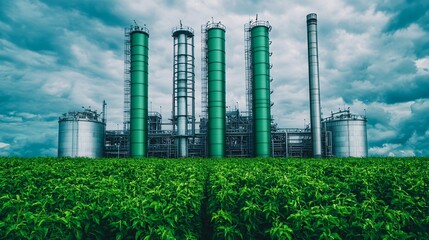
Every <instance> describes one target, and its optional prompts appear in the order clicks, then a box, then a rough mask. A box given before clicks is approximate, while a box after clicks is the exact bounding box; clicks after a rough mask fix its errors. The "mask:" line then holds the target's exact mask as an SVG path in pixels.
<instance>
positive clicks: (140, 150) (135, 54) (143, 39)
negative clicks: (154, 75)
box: [130, 26, 149, 158]
mask: <svg viewBox="0 0 429 240" xmlns="http://www.w3.org/2000/svg"><path fill="white" fill-rule="evenodd" d="M148 43H149V31H148V30H147V29H146V28H141V27H137V26H136V27H134V28H133V29H132V31H131V32H130V54H131V68H130V75H131V100H130V101H131V106H130V156H131V157H137V158H138V157H146V156H147V152H148V140H147V139H148V124H147V120H148V55H149V54H148V53H149V48H148Z"/></svg>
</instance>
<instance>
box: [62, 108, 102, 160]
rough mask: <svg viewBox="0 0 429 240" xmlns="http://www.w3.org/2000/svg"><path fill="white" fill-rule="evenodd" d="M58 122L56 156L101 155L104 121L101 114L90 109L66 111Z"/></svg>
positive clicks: (90, 156)
mask: <svg viewBox="0 0 429 240" xmlns="http://www.w3.org/2000/svg"><path fill="white" fill-rule="evenodd" d="M58 123H59V131H58V157H89V158H101V157H103V154H104V135H105V121H104V118H103V119H102V116H101V114H98V113H97V111H92V110H90V109H85V110H84V111H82V112H68V113H64V114H63V115H62V116H61V117H60V118H59V120H58Z"/></svg>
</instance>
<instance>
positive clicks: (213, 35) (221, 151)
mask: <svg viewBox="0 0 429 240" xmlns="http://www.w3.org/2000/svg"><path fill="white" fill-rule="evenodd" d="M221 26H222V25H218V24H216V25H215V27H212V28H210V29H209V30H208V31H207V68H208V155H209V157H210V158H223V157H224V156H225V121H226V120H225V111H226V110H225V109H226V103H225V102H226V96H225V79H226V77H225V28H224V27H221Z"/></svg>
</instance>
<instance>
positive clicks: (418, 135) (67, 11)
mask: <svg viewBox="0 0 429 240" xmlns="http://www.w3.org/2000/svg"><path fill="white" fill-rule="evenodd" d="M428 10H429V2H428V1H405V0H403V1H401V0H397V1H388V2H387V1H381V0H376V1H349V0H333V1H329V2H326V1H323V2H322V1H308V0H305V1H299V3H298V2H295V1H281V0H265V1H258V0H252V1H248V0H232V1H231V0H229V1H226V0H219V1H198V0H186V1H176V0H163V1H147V0H145V1H135V0H121V1H119V0H117V1H114V0H111V1H109V0H105V1H84V0H80V1H79V0H75V1H57V0H15V1H1V2H0V102H1V105H0V156H55V155H56V154H57V137H58V122H57V121H58V117H59V116H60V115H61V114H62V113H65V112H67V111H70V110H76V109H81V107H82V106H85V107H88V106H91V108H92V109H96V110H98V111H100V110H101V104H102V101H103V100H106V101H107V104H108V111H107V114H108V129H117V128H118V127H121V126H122V108H123V43H124V36H123V35H124V27H127V26H130V25H131V24H133V23H134V20H135V21H136V22H137V23H138V24H140V25H143V24H145V25H146V26H147V27H148V28H149V31H150V37H149V48H150V51H149V82H150V86H149V98H150V102H151V103H150V105H149V106H150V108H151V110H154V111H161V112H162V114H163V118H164V120H165V119H168V118H170V117H171V116H170V114H171V92H172V61H173V58H172V54H173V46H172V42H173V40H172V37H171V29H172V28H173V27H175V26H177V25H178V24H179V21H180V20H181V21H182V23H183V24H184V25H186V26H190V27H192V28H194V30H195V58H196V74H197V75H196V76H197V77H196V81H197V82H196V96H197V100H196V101H197V110H196V112H197V113H199V112H200V104H199V103H200V102H199V101H200V88H201V85H200V76H199V75H200V66H201V65H200V56H201V54H200V48H201V45H200V38H201V34H200V28H201V25H202V24H205V23H206V22H207V21H211V20H212V18H213V19H214V21H221V22H222V23H223V24H225V25H226V27H227V31H226V41H227V42H226V44H227V46H226V51H227V52H226V54H227V55H226V56H227V92H228V94H227V105H228V106H230V107H231V108H234V107H239V108H240V109H242V110H245V107H246V106H245V104H246V103H245V80H244V76H245V72H244V33H243V25H244V24H245V23H246V22H248V21H249V20H251V19H255V17H256V14H258V18H259V19H260V20H268V21H270V24H271V25H272V27H273V29H272V31H271V40H272V44H271V46H270V47H271V49H270V50H271V51H272V52H273V55H272V58H271V63H272V64H273V68H272V77H273V78H274V81H273V82H272V89H273V90H274V92H273V94H272V101H273V102H274V103H275V104H274V106H273V109H272V114H273V115H274V118H275V120H276V122H277V123H278V125H279V127H283V128H284V127H303V126H304V124H306V123H307V124H308V122H309V103H308V67H307V46H306V40H307V39H306V22H305V17H306V15H307V14H308V13H310V12H316V13H317V14H318V20H319V21H318V29H319V36H318V37H319V61H320V81H321V100H322V112H323V113H324V116H325V117H326V116H328V115H329V114H330V113H331V111H336V110H338V109H339V108H347V107H350V108H351V110H352V112H353V113H356V114H366V115H367V117H368V142H369V154H370V155H373V156H378V155H381V156H414V155H416V156H422V155H426V156H427V155H429V117H428V116H429V91H428V89H429V41H428V39H429V11H428ZM197 118H198V116H197Z"/></svg>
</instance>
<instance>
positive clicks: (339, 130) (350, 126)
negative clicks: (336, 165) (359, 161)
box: [323, 110, 368, 157]
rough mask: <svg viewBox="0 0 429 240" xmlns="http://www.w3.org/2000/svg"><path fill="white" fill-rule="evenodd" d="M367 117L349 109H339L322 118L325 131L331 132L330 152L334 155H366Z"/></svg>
mask: <svg viewBox="0 0 429 240" xmlns="http://www.w3.org/2000/svg"><path fill="white" fill-rule="evenodd" d="M366 122H367V119H366V117H365V116H359V115H355V114H351V113H350V111H349V110H345V111H339V112H337V113H333V114H331V117H328V118H326V119H324V121H323V124H324V126H325V128H326V130H327V131H331V132H332V148H333V149H332V152H333V155H334V156H335V157H367V156H368V145H367V130H366Z"/></svg>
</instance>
